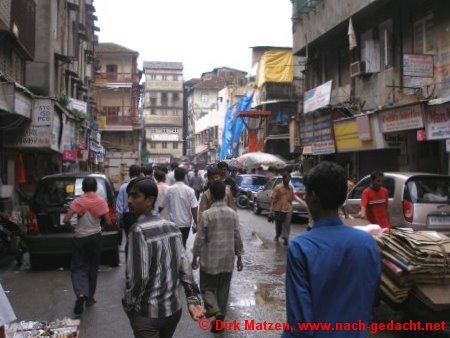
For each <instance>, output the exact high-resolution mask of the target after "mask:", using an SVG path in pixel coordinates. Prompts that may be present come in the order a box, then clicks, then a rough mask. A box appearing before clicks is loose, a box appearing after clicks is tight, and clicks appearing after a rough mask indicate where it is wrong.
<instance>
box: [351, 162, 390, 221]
mask: <svg viewBox="0 0 450 338" xmlns="http://www.w3.org/2000/svg"><path fill="white" fill-rule="evenodd" d="M383 178H384V174H383V173H382V172H381V171H374V172H373V173H372V174H370V179H371V180H372V183H371V184H370V186H369V187H367V188H366V189H364V191H363V193H362V196H361V211H360V213H359V214H358V216H359V217H361V218H365V219H367V220H368V221H369V222H370V223H372V224H378V225H380V226H381V227H382V228H390V227H391V222H390V221H389V191H388V190H387V189H386V188H385V187H383Z"/></svg>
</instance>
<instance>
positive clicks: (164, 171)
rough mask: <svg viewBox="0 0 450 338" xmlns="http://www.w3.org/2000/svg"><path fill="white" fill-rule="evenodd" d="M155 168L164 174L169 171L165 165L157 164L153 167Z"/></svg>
mask: <svg viewBox="0 0 450 338" xmlns="http://www.w3.org/2000/svg"><path fill="white" fill-rule="evenodd" d="M155 170H160V171H162V172H163V173H164V174H166V175H167V174H168V173H169V169H167V167H166V166H157V167H156V168H155Z"/></svg>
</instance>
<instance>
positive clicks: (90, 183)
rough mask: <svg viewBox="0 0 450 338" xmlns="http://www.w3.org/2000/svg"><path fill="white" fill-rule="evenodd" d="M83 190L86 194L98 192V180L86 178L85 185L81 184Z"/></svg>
mask: <svg viewBox="0 0 450 338" xmlns="http://www.w3.org/2000/svg"><path fill="white" fill-rule="evenodd" d="M81 189H82V190H83V191H84V192H91V191H93V192H96V191H97V180H96V179H95V177H85V178H84V179H83V183H81Z"/></svg>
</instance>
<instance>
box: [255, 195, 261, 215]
mask: <svg viewBox="0 0 450 338" xmlns="http://www.w3.org/2000/svg"><path fill="white" fill-rule="evenodd" d="M261 211H262V209H261V208H260V207H259V205H258V200H257V199H256V198H255V199H254V200H253V213H254V214H255V215H259V214H261Z"/></svg>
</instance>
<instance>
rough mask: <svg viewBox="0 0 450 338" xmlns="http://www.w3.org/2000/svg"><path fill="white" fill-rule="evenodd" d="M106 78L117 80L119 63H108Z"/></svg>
mask: <svg viewBox="0 0 450 338" xmlns="http://www.w3.org/2000/svg"><path fill="white" fill-rule="evenodd" d="M106 80H107V81H117V65H106Z"/></svg>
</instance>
